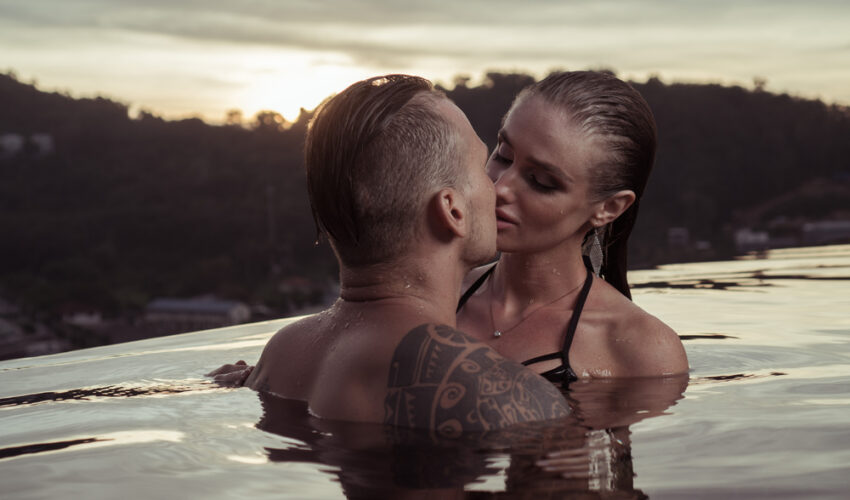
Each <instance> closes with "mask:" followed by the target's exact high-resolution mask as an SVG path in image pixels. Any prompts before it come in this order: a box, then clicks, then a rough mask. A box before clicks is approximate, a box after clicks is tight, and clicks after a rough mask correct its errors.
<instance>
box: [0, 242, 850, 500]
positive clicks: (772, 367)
mask: <svg viewBox="0 0 850 500" xmlns="http://www.w3.org/2000/svg"><path fill="white" fill-rule="evenodd" d="M848 276H850V245H844V246H834V247H827V248H815V249H796V250H786V251H781V252H770V253H769V254H767V255H766V258H764V259H750V260H735V261H727V262H704V263H697V264H677V265H670V266H662V267H661V268H659V269H654V270H647V271H637V272H634V273H630V281H632V282H633V283H635V284H636V287H635V293H634V298H635V302H636V303H637V304H638V305H640V306H641V307H643V308H645V309H646V310H648V311H649V312H650V313H652V314H654V315H656V316H658V317H660V318H661V319H663V320H664V321H665V322H667V323H668V324H670V325H671V326H672V327H673V328H674V330H676V331H677V332H678V333H679V335H680V338H682V340H683V341H684V344H685V349H686V350H687V354H688V359H689V361H690V365H691V373H690V378H689V380H684V379H661V380H642V379H636V380H627V381H580V382H577V383H574V384H572V385H571V387H570V389H569V392H568V393H567V394H566V396H567V397H568V398H569V400H570V402H571V404H572V406H573V407H574V409H575V412H574V413H573V415H571V416H570V417H568V418H566V419H564V420H562V421H558V422H549V423H538V424H530V425H525V426H518V427H516V428H513V429H510V430H509V431H502V432H497V433H490V434H485V435H478V436H472V435H468V436H463V437H462V438H461V439H458V440H453V441H433V440H431V439H430V437H428V436H427V435H423V434H422V433H417V432H407V431H401V430H399V429H396V430H394V431H390V430H388V429H386V428H383V427H381V426H363V425H354V424H345V423H340V422H332V421H327V420H318V419H315V418H312V417H311V416H310V414H309V413H308V412H307V411H306V408H304V405H303V404H299V403H295V402H292V401H286V400H280V399H277V398H273V397H266V396H262V397H258V395H257V393H255V392H253V391H251V390H248V389H224V388H220V387H216V386H214V385H212V384H209V383H208V382H207V381H205V380H204V379H203V378H202V374H203V373H206V372H208V371H209V370H210V369H212V368H215V367H217V366H220V365H221V364H223V363H225V362H232V361H233V360H234V359H245V360H256V359H257V358H258V357H259V354H260V351H261V350H262V346H263V345H264V344H265V342H266V340H267V339H268V338H269V337H270V336H271V335H273V333H274V332H275V331H276V330H277V329H279V328H280V327H281V326H283V325H285V324H287V323H288V322H290V321H292V320H291V319H286V320H277V321H271V322H266V323H256V324H250V325H241V326H236V327H231V328H225V329H220V330H212V331H207V332H196V333H192V334H186V335H178V336H172V337H162V338H157V339H150V340H145V341H139V342H134V343H129V344H123V345H113V346H103V347H99V348H95V349H87V350H80V351H72V352H68V353H62V354H58V355H52V356H44V357H38V358H29V359H19V360H8V361H4V362H0V429H2V431H0V484H2V490H0V491H2V496H3V498H116V497H119V498H125V499H129V498H136V497H139V498H151V497H163V498H173V497H175V496H184V495H185V492H187V491H191V492H192V496H193V497H204V498H246V497H250V498H293V499H299V500H301V499H326V498H345V497H346V496H348V497H350V498H386V497H391V498H419V497H427V498H428V499H429V500H431V499H437V498H460V497H462V498H535V499H536V498H645V497H647V496H648V497H651V498H653V499H654V500H658V499H662V500H663V499H666V498H673V499H678V498H722V499H726V498H752V497H759V498H779V497H783V498H842V499H843V498H846V492H847V490H848V487H850V482H848V479H847V478H848V477H850V427H849V426H848V423H847V416H848V414H850V314H848V310H850V308H848V305H850V302H848V297H850V281H848V279H847V277H848ZM683 393H684V394H683Z"/></svg>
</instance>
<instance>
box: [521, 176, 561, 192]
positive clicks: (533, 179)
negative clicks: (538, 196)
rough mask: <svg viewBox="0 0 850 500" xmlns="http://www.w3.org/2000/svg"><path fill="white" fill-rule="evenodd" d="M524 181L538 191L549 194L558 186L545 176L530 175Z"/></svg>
mask: <svg viewBox="0 0 850 500" xmlns="http://www.w3.org/2000/svg"><path fill="white" fill-rule="evenodd" d="M526 179H527V180H528V184H529V185H530V186H531V187H532V188H534V189H537V190H538V191H543V192H550V191H554V190H556V189H558V186H557V185H555V183H554V182H552V181H551V180H550V179H547V178H546V176H542V175H539V174H535V173H530V174H528V176H527V177H526Z"/></svg>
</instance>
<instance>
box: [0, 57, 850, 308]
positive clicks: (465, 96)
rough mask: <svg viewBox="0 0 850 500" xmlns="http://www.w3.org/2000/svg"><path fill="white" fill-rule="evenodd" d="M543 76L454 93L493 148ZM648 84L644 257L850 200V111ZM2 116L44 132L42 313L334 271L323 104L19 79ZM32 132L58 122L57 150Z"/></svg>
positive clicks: (6, 171)
mask: <svg viewBox="0 0 850 500" xmlns="http://www.w3.org/2000/svg"><path fill="white" fill-rule="evenodd" d="M531 81H532V78H531V77H530V76H527V75H522V74H499V73H491V74H488V75H487V77H486V80H485V83H484V84H482V85H480V86H477V87H468V86H467V85H466V83H465V82H464V81H463V80H459V84H458V85H457V86H456V87H455V88H454V89H453V90H450V91H447V94H448V95H449V97H450V98H452V99H453V100H454V101H455V102H457V103H458V105H459V106H460V107H461V108H462V109H463V110H464V111H465V112H466V113H467V115H468V116H469V119H470V121H471V122H472V124H473V126H475V128H476V130H478V132H479V135H481V137H482V138H483V139H484V140H485V141H486V142H487V143H488V144H489V145H490V146H492V145H493V144H494V142H495V137H496V132H497V130H498V127H499V124H500V120H501V117H502V115H503V114H504V113H505V111H506V110H507V108H508V106H509V105H510V102H511V101H512V99H513V96H514V95H515V94H516V93H517V92H518V91H519V89H521V88H522V87H523V86H525V85H526V84H528V83H530V82H531ZM636 87H637V88H638V90H639V91H640V92H641V93H643V94H644V95H645V96H646V98H647V100H648V101H649V102H650V105H651V106H652V108H653V110H654V112H655V114H656V118H657V121H658V125H659V131H660V147H659V152H658V161H657V164H656V169H655V171H654V173H653V175H652V177H651V180H650V183H649V187H648V190H647V193H646V197H645V200H644V203H643V204H642V208H641V210H642V212H641V215H640V217H639V222H638V227H637V229H636V231H635V233H634V234H633V237H632V238H633V240H632V241H633V243H632V252H633V258H632V262H636V263H639V264H643V265H648V264H653V263H659V262H663V261H670V260H679V259H678V258H677V256H676V255H673V254H671V253H670V250H669V249H668V248H667V247H666V231H667V229H668V228H669V227H671V226H682V227H687V228H688V229H689V230H690V233H691V235H692V237H693V238H694V239H702V240H706V241H710V242H712V244H713V246H714V248H715V249H716V251H717V252H720V253H718V254H716V256H723V255H722V253H723V250H724V249H725V248H727V247H728V241H729V238H728V233H729V229H730V228H731V227H732V225H734V224H735V223H737V222H740V221H741V220H743V219H746V218H747V217H748V216H749V217H750V219H752V217H753V215H752V214H753V213H757V214H762V215H765V214H772V215H774V216H775V215H776V211H777V206H779V207H781V210H782V211H783V213H782V215H802V216H823V215H825V214H827V215H828V214H829V213H832V212H835V211H836V210H842V209H843V210H847V209H848V208H850V207H848V203H847V198H846V197H844V196H843V195H842V194H841V193H846V192H847V191H846V190H845V191H840V190H839V191H835V189H834V188H835V185H836V184H842V183H844V184H846V183H847V179H848V177H850V160H848V158H850V141H848V140H847V137H850V113H848V110H847V109H846V108H841V107H837V106H828V105H825V104H824V103H822V102H820V101H809V100H801V99H797V98H793V97H789V96H787V95H774V94H770V93H767V92H764V91H762V90H757V91H748V90H745V89H743V88H739V87H722V86H718V85H680V84H675V85H666V84H664V83H662V82H660V81H658V80H657V79H652V80H650V81H648V82H646V83H644V84H636ZM0 110H2V111H0V135H3V134H18V135H20V136H22V137H25V138H27V139H26V147H24V148H22V149H21V150H19V151H15V152H10V151H3V150H0V286H2V290H0V295H4V296H6V297H7V298H9V299H12V300H14V301H16V302H18V303H20V304H21V305H24V306H25V307H28V308H29V309H30V310H33V311H51V312H54V313H56V312H58V311H59V309H60V308H61V307H63V306H64V305H67V304H68V303H82V304H88V305H91V306H94V307H97V308H99V309H102V310H104V311H106V312H107V313H112V314H114V315H125V314H128V313H132V312H134V311H137V310H138V309H139V308H140V307H142V306H143V305H144V304H145V303H146V302H147V301H148V300H149V299H150V298H151V297H154V296H159V295H172V296H190V295H195V294H200V293H215V294H218V295H221V296H225V297H228V298H236V299H242V300H247V301H252V302H260V303H265V304H267V305H270V306H272V307H273V308H274V307H275V305H276V304H277V301H278V300H279V297H278V296H277V288H276V283H277V282H278V281H279V279H280V278H282V277H286V276H290V275H298V276H306V277H308V278H312V279H326V278H327V277H328V276H333V275H334V274H335V265H334V262H333V258H332V255H331V253H330V251H329V249H328V248H327V245H321V246H319V247H316V246H315V245H314V241H315V239H316V232H315V228H314V225H313V221H312V219H311V216H310V210H309V206H308V201H307V198H306V190H305V188H304V175H303V168H302V158H301V153H302V149H301V148H302V143H303V139H304V132H305V130H306V124H307V122H308V120H309V117H310V116H309V113H306V112H305V113H302V116H301V117H299V119H298V120H297V121H296V122H295V123H285V122H283V121H282V119H281V118H280V115H277V114H276V113H274V112H263V113H260V114H258V115H257V117H256V118H255V121H254V123H253V126H252V127H249V128H243V127H240V126H234V125H225V126H213V125H208V124H206V123H204V122H202V121H200V120H197V119H189V120H181V121H165V120H162V119H160V118H158V117H156V116H154V115H152V114H149V113H142V114H141V115H140V116H139V117H137V118H130V117H129V116H128V112H127V107H126V106H125V105H124V104H121V103H117V102H114V101H110V100H107V99H103V98H96V99H73V98H71V97H69V96H66V95H61V94H58V93H45V92H41V91H38V90H37V89H36V88H35V87H33V86H31V85H27V84H24V83H21V82H18V81H17V80H16V79H15V78H14V76H12V75H0ZM33 134H49V135H50V136H51V137H52V140H53V147H52V150H44V149H43V148H39V147H38V145H37V144H36V143H35V142H34V141H33V140H32V136H33ZM813 185H828V186H830V187H831V188H832V191H831V193H832V194H831V195H830V196H827V197H819V196H818V195H817V193H818V191H817V189H814V188H812V186H813ZM798 190H800V192H801V193H803V192H804V193H805V196H802V198H800V199H799V200H798V199H797V198H795V197H794V196H793V193H794V192H796V191H798ZM836 193H837V194H836ZM780 198H781V199H782V200H783V202H782V204H779V205H777V203H771V202H772V200H776V199H780ZM765 206H768V207H769V209H765V208H763V207H765ZM760 207H761V208H760ZM759 222H763V221H753V220H748V221H747V223H748V224H757V223H759Z"/></svg>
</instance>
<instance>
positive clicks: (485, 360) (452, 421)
mask: <svg viewBox="0 0 850 500" xmlns="http://www.w3.org/2000/svg"><path fill="white" fill-rule="evenodd" d="M384 406H385V418H384V421H385V423H388V424H392V425H396V426H401V427H418V428H431V429H435V430H436V431H437V432H438V433H439V434H440V435H441V436H444V437H451V436H454V435H457V434H459V433H461V432H466V431H489V430H495V429H501V428H504V427H507V426H509V425H512V424H516V423H520V422H529V421H537V420H547V419H552V418H559V417H563V416H566V415H567V414H568V413H569V407H568V406H567V403H566V401H565V399H564V397H563V395H562V394H561V393H560V391H558V389H556V388H555V387H554V386H553V385H552V384H551V383H549V382H548V381H546V380H545V379H543V378H541V377H540V376H539V375H537V374H536V373H534V372H533V371H531V370H529V369H528V368H526V367H524V366H522V365H521V364H519V363H517V362H514V361H511V360H508V359H506V358H504V357H503V356H501V355H500V354H498V353H497V352H496V351H495V350H493V349H492V348H490V347H489V346H487V345H486V344H483V343H481V342H479V341H477V340H475V339H474V338H472V337H471V336H469V335H467V334H465V333H463V332H461V331H459V330H457V329H455V328H452V327H450V326H447V325H435V324H423V325H420V326H417V327H416V328H413V329H412V330H410V331H409V332H408V333H407V334H406V335H405V336H404V337H403V338H402V339H401V341H400V342H399V343H398V345H397V347H396V349H395V352H394V354H393V357H392V361H391V365H390V370H389V378H388V381H387V396H386V399H385V405H384Z"/></svg>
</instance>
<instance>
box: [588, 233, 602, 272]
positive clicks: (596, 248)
mask: <svg viewBox="0 0 850 500" xmlns="http://www.w3.org/2000/svg"><path fill="white" fill-rule="evenodd" d="M588 253H589V255H588V257H590V265H591V266H592V267H593V274H595V275H597V276H599V271H600V270H601V269H602V261H603V260H604V259H605V255H604V254H603V253H602V242H601V241H599V228H598V227H596V228H593V241H592V242H591V244H590V252H588Z"/></svg>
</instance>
